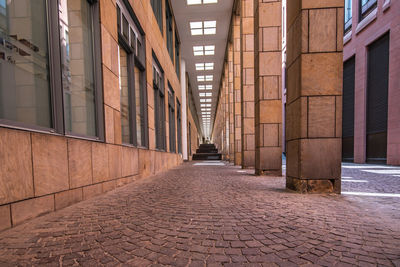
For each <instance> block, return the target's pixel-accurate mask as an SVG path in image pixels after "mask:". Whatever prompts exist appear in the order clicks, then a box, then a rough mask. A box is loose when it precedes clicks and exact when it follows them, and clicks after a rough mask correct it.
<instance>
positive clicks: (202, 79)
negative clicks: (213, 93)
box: [197, 75, 214, 82]
mask: <svg viewBox="0 0 400 267" xmlns="http://www.w3.org/2000/svg"><path fill="white" fill-rule="evenodd" d="M213 77H214V76H213V75H199V76H197V81H198V82H210V81H212V80H213Z"/></svg>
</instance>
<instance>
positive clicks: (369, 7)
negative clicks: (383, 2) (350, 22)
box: [358, 0, 378, 21]
mask: <svg viewBox="0 0 400 267" xmlns="http://www.w3.org/2000/svg"><path fill="white" fill-rule="evenodd" d="M358 4H359V8H358V10H359V19H358V20H359V21H362V20H363V19H364V18H366V17H367V16H368V15H369V13H371V12H372V11H373V10H374V9H375V8H376V7H377V6H378V0H368V1H367V3H366V4H365V5H362V0H359V2H358Z"/></svg>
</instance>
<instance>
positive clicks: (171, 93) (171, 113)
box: [168, 84, 176, 152]
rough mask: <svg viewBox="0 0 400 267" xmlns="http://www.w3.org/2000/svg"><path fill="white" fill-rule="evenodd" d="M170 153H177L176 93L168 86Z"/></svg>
mask: <svg viewBox="0 0 400 267" xmlns="http://www.w3.org/2000/svg"><path fill="white" fill-rule="evenodd" d="M168 119H169V151H170V152H176V136H175V93H174V90H172V88H171V85H170V84H168Z"/></svg>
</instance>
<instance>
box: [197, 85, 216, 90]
mask: <svg viewBox="0 0 400 267" xmlns="http://www.w3.org/2000/svg"><path fill="white" fill-rule="evenodd" d="M198 88H199V90H212V88H213V86H212V84H207V85H204V84H203V85H199V86H198Z"/></svg>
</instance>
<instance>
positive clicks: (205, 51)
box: [193, 45, 215, 56]
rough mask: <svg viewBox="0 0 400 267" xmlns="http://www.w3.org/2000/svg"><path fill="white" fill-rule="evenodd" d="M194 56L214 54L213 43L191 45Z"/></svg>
mask: <svg viewBox="0 0 400 267" xmlns="http://www.w3.org/2000/svg"><path fill="white" fill-rule="evenodd" d="M193 54H194V55H195V56H213V55H214V54H215V45H196V46H193Z"/></svg>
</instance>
